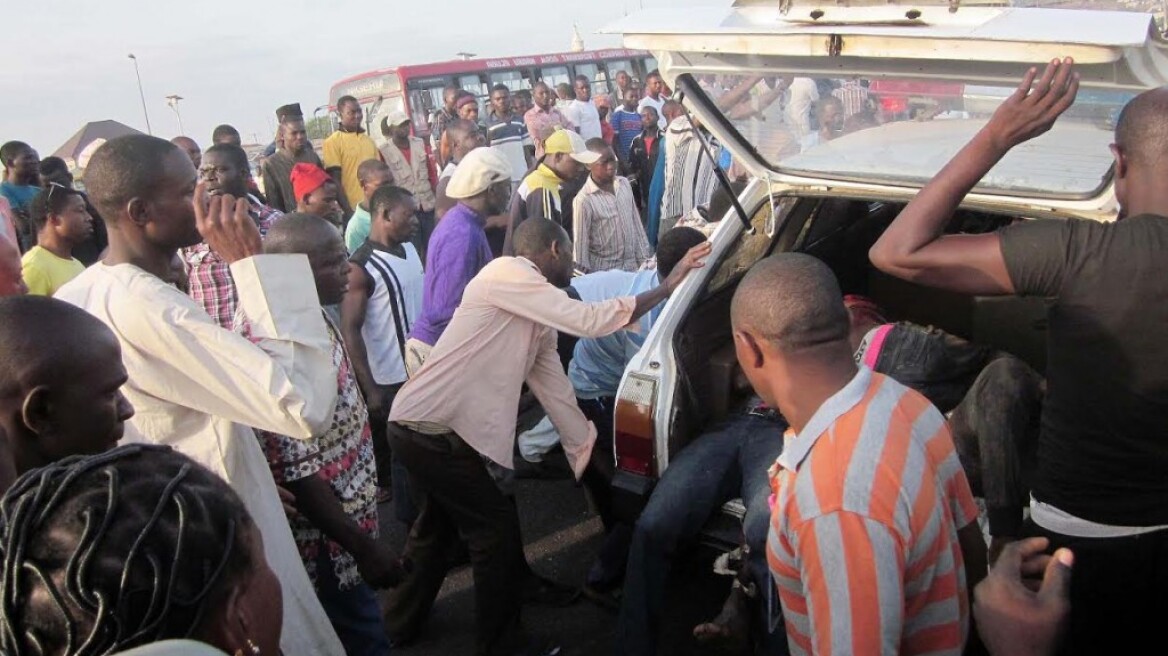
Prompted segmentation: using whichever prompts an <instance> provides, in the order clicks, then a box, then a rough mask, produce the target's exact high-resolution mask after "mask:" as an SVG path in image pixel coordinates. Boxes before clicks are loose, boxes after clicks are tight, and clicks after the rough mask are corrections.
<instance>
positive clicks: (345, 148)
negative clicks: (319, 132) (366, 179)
mask: <svg viewBox="0 0 1168 656" xmlns="http://www.w3.org/2000/svg"><path fill="white" fill-rule="evenodd" d="M371 159H381V153H380V152H379V151H378V150H377V144H375V143H373V140H372V139H370V138H369V135H367V134H365V133H364V132H341V131H339V130H338V131H336V132H334V133H332V134H331V135H329V138H328V139H325V140H324V168H325V170H328V169H331V168H334V167H336V168H340V169H341V185H342V186H343V187H344V188H345V189H344V192H345V198H348V199H349V207H356V206H357V203H360V202H361V201H363V200H365V192H363V191H361V183H360V182H359V181H358V180H357V167H358V166H361V163H362V162H365V161H367V160H371Z"/></svg>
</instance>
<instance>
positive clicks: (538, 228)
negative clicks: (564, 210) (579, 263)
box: [512, 219, 573, 287]
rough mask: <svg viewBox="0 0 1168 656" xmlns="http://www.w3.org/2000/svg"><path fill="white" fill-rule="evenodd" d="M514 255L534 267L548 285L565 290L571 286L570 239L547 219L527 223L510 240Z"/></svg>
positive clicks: (527, 221)
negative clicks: (569, 284) (529, 262)
mask: <svg viewBox="0 0 1168 656" xmlns="http://www.w3.org/2000/svg"><path fill="white" fill-rule="evenodd" d="M512 243H513V244H514V247H515V255H516V256H518V257H524V258H527V259H529V260H531V262H532V263H533V264H535V266H537V267H539V270H540V273H542V274H543V277H545V278H547V280H548V282H550V283H551V284H553V285H555V286H556V287H567V286H568V283H570V282H572V265H573V262H572V239H571V238H570V237H568V233H567V232H565V231H564V229H563V228H562V227H560V224H558V223H556V222H555V221H549V220H547V219H528V220H526V221H524V222H523V223H520V224H519V227H518V228H516V229H515V234H514V235H513V236H512Z"/></svg>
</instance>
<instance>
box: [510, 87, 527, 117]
mask: <svg viewBox="0 0 1168 656" xmlns="http://www.w3.org/2000/svg"><path fill="white" fill-rule="evenodd" d="M531 105H532V100H531V91H529V90H527V89H520V90H519V91H516V92H515V93H513V94H511V108H512V109H514V110H515V113H516V114H519V115H520V116H523V115H524V114H526V113H527V110H529V109H531Z"/></svg>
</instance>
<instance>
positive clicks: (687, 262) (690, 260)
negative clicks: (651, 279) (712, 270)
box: [664, 241, 711, 294]
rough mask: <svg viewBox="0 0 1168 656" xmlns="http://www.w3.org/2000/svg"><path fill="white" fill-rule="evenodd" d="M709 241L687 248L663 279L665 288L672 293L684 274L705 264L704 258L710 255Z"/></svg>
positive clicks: (683, 277) (683, 278)
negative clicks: (683, 255)
mask: <svg viewBox="0 0 1168 656" xmlns="http://www.w3.org/2000/svg"><path fill="white" fill-rule="evenodd" d="M710 249H711V246H710V242H708V241H704V242H702V243H700V244H698V245H697V246H694V247H693V248H691V249H689V251H688V252H686V254H685V257H683V258H681V261H680V262H678V263H677V266H675V267H673V271H671V272H670V273H669V277H668V278H666V279H665V283H664V284H665V288H666V289H668V290H669V293H670V294H672V293H673V292H674V291H676V290H677V287H678V286H679V285H681V282H682V281H683V280H685V277H686V275H688V274H689V272H690V271H692V270H693V269H700V268H702V267H704V266H705V265H706V258H707V257H709V255H710Z"/></svg>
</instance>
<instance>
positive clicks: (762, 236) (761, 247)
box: [703, 196, 799, 298]
mask: <svg viewBox="0 0 1168 656" xmlns="http://www.w3.org/2000/svg"><path fill="white" fill-rule="evenodd" d="M798 204H799V199H798V198H795V197H792V196H785V197H782V198H776V199H775V216H776V217H777V218H776V220H775V222H774V224H773V225H774V226H775V231H776V233H775V234H774V235H773V236H768V235H767V223H768V219H769V218H770V216H771V205H770V199H769V197H768V198H767V199H766V200H764V201H763V202H762V203H761V204H760V205H759V206H758V207H756V208H755V209H754V213H753V214H752V215H751V217H750V225H752V226H753V227H754V231H753V234H749V233H748V232H747V231H746V230H743V231H742V232H741V233H740V234H739V235H738V239H737V240H736V241H735V242H734V245H733V246H731V247H730V251H729V252H728V253H726V255H725V256H723V257H722V259H721V260H720V261H719V262H718V264H717V267H718V268H717V270H716V271H715V272H714V275H713V276H712V277H711V278H710V282H709V284H708V285H706V291H705V294H703V298H706V297H709V296H712V295H714V294H716V293H718V292H719V291H721V290H723V289H725V288H726V287H728V286H730V285H733V284H735V283H737V281H738V279H739V278H741V277H742V276H743V275H745V274H746V272H747V271H749V270H750V267H752V266H754V265H755V263H756V262H758V261H759V260H761V259H762V258H764V257H766V256H767V255H768V254H769V253H770V251H771V244H772V243H773V242H774V241H775V238H776V237H778V236H782V235H783V234H785V233H786V230H787V229H790V228H791V226H788V225H787V222H788V219H790V218H791V215H792V213H793V210H794V209H795V206H796V205H798ZM722 220H723V221H737V220H738V219H737V218H735V217H732V216H728V217H726V218H724V219H722Z"/></svg>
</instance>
